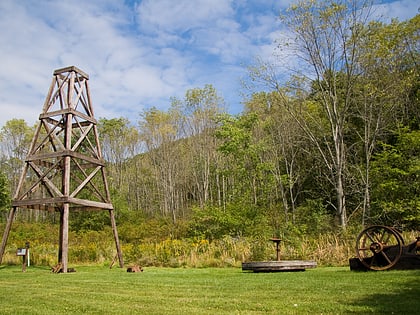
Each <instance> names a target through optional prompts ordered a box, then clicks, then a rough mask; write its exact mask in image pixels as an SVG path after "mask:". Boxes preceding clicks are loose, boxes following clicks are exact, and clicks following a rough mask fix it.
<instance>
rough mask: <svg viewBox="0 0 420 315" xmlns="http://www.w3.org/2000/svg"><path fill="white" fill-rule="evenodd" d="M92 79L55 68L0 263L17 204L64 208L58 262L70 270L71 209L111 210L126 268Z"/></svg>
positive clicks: (69, 69) (72, 70) (0, 254)
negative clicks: (98, 122) (96, 112)
mask: <svg viewBox="0 0 420 315" xmlns="http://www.w3.org/2000/svg"><path fill="white" fill-rule="evenodd" d="M88 80H89V76H88V75H87V74H86V73H85V72H83V71H82V70H80V69H78V68H77V67H74V66H71V67H66V68H62V69H57V70H55V71H54V74H53V79H52V82H51V85H50V88H49V91H48V94H47V97H46V100H45V102H44V106H43V109H42V113H41V114H40V115H39V124H38V126H37V129H36V131H35V134H34V138H33V139H32V142H31V145H30V148H29V153H28V156H27V158H26V161H25V165H24V168H23V172H22V174H21V177H20V180H19V184H18V186H17V189H16V193H15V195H14V198H13V201H12V207H13V209H12V211H11V214H10V215H9V221H10V222H9V221H8V224H7V226H6V230H5V232H4V235H3V240H2V247H1V249H0V262H1V259H2V257H3V253H4V248H5V246H6V241H7V238H8V234H9V232H10V227H11V222H12V220H13V215H14V212H15V209H16V208H18V207H19V208H28V209H41V210H49V211H57V212H60V214H61V228H60V248H59V262H60V263H61V264H62V269H63V272H66V271H67V251H68V231H67V230H68V215H69V211H74V210H108V211H109V213H110V218H111V224H112V228H113V231H114V238H115V243H116V247H117V253H118V258H119V262H120V266H121V267H123V259H122V253H121V249H120V246H119V241H118V233H117V228H116V225H115V219H114V213H113V206H112V203H111V198H110V193H109V189H108V183H107V178H106V173H105V162H104V161H103V158H102V152H101V148H100V144H99V136H98V131H97V126H96V125H97V121H96V119H95V118H94V115H93V108H92V102H91V98H90V91H89V85H88Z"/></svg>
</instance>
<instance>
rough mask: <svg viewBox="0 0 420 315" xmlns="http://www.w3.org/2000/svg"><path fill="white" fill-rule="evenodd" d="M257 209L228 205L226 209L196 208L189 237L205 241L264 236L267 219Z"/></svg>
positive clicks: (241, 205)
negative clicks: (200, 238)
mask: <svg viewBox="0 0 420 315" xmlns="http://www.w3.org/2000/svg"><path fill="white" fill-rule="evenodd" d="M259 211H260V210H259V209H257V208H256V207H253V206H249V205H243V204H228V205H226V206H225V207H205V208H203V209H201V208H194V209H193V214H192V218H191V220H190V225H189V235H190V236H192V237H202V238H205V239H209V240H213V239H221V238H223V237H224V236H231V237H240V236H253V235H254V236H255V235H260V234H263V233H264V232H263V231H264V230H265V229H266V228H267V225H266V218H265V216H264V214H263V213H260V212H259Z"/></svg>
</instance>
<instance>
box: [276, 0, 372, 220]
mask: <svg viewBox="0 0 420 315" xmlns="http://www.w3.org/2000/svg"><path fill="white" fill-rule="evenodd" d="M369 8H370V1H360V0H351V1H342V0H337V1H334V0H325V1H314V0H305V1H299V2H298V3H297V4H295V5H292V6H291V7H290V8H289V10H288V12H287V14H285V15H284V16H283V17H282V20H283V22H284V23H285V25H286V26H287V27H288V29H289V30H290V31H291V32H292V34H293V40H294V49H295V51H296V54H297V56H298V57H299V60H300V63H301V64H300V66H301V69H305V70H304V71H305V75H304V76H303V77H306V79H307V80H308V82H312V93H313V96H314V100H315V101H316V102H317V104H319V106H320V109H321V110H322V113H321V114H322V116H323V117H325V119H326V122H327V124H328V130H329V132H328V134H327V136H326V137H324V138H321V139H320V138H318V137H317V136H316V130H314V128H321V129H323V128H324V127H325V126H324V124H323V123H322V122H320V121H319V117H317V116H316V115H312V114H311V112H310V111H307V112H306V113H307V115H306V117H305V119H302V117H301V116H299V112H298V111H296V110H295V108H289V109H290V113H291V114H292V116H293V117H294V118H295V119H296V120H297V121H298V122H299V124H300V125H301V127H302V128H303V130H305V132H306V133H307V135H308V137H309V138H310V139H311V140H312V141H313V143H314V144H315V146H316V147H317V148H318V150H319V152H320V154H321V156H322V159H323V161H324V164H325V166H326V167H327V169H328V170H329V178H330V179H331V182H332V183H333V186H334V189H335V194H336V204H335V205H333V206H334V207H335V209H336V215H337V218H338V223H339V225H340V226H341V227H342V228H345V227H346V225H347V207H346V178H345V170H346V166H347V165H346V164H347V147H346V143H345V133H346V126H347V122H348V118H349V115H350V109H351V107H352V104H353V103H352V102H353V99H352V96H353V95H352V92H353V88H354V85H355V82H356V80H357V77H358V75H359V69H358V67H357V63H358V60H359V58H360V52H359V50H358V47H359V44H360V41H361V30H362V26H363V25H365V24H366V22H367V20H368V18H369V15H370V9H369ZM309 69H310V70H309ZM297 70H299V69H297ZM308 70H309V71H308ZM301 73H302V72H301ZM312 106H313V105H312Z"/></svg>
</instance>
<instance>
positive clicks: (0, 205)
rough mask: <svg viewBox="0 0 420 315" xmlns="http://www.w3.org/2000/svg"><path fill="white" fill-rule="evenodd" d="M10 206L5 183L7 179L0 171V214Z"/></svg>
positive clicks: (8, 192) (7, 188) (8, 193)
mask: <svg viewBox="0 0 420 315" xmlns="http://www.w3.org/2000/svg"><path fill="white" fill-rule="evenodd" d="M9 206H10V191H9V187H8V183H7V178H6V176H5V175H4V174H3V172H1V171H0V212H3V211H4V210H8V208H9Z"/></svg>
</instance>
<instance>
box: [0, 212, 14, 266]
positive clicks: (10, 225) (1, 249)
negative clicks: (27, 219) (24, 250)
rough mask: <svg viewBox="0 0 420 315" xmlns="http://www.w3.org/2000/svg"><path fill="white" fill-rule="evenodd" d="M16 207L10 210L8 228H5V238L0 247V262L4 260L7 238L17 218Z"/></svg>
mask: <svg viewBox="0 0 420 315" xmlns="http://www.w3.org/2000/svg"><path fill="white" fill-rule="evenodd" d="M15 212H16V208H15V207H12V209H11V210H10V212H9V217H8V218H7V223H6V228H5V229H4V233H3V239H2V241H1V248H0V264H1V262H2V260H3V254H4V250H5V249H6V244H7V239H8V238H9V233H10V229H11V228H12V223H13V219H14V218H15Z"/></svg>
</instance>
